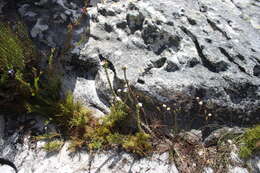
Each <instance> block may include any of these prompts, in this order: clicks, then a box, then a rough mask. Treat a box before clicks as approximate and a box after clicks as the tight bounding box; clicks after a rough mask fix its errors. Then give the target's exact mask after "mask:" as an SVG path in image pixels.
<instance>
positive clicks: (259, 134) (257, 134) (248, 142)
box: [239, 125, 260, 159]
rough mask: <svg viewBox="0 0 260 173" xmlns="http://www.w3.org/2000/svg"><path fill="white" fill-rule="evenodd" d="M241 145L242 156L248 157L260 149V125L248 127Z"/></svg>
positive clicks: (240, 153)
mask: <svg viewBox="0 0 260 173" xmlns="http://www.w3.org/2000/svg"><path fill="white" fill-rule="evenodd" d="M239 142H240V143H241V147H240V152H239V155H240V157H241V158H244V159H246V158H248V157H250V156H251V155H252V154H253V153H254V152H257V151H258V152H259V151H260V125H257V126H255V127H253V128H249V129H247V131H246V132H245V134H244V135H243V136H242V137H241V139H240V141H239Z"/></svg>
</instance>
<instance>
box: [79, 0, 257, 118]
mask: <svg viewBox="0 0 260 173" xmlns="http://www.w3.org/2000/svg"><path fill="white" fill-rule="evenodd" d="M251 4H255V5H251ZM257 4H258V5H259V2H258V1H255V0H249V1H244V2H243V3H239V2H238V1H231V0H228V1H221V0H214V1H208V0H196V1H192V2H191V1H188V0H181V1H178V0H176V1H163V0H157V1H151V0H145V1H136V2H135V1H134V2H131V3H129V2H125V1H122V2H119V3H109V4H104V5H103V4H100V5H98V8H97V9H96V8H93V9H90V10H89V15H90V19H91V21H90V33H91V37H90V38H89V41H88V42H87V44H86V45H85V47H84V49H83V50H82V51H81V55H84V56H85V57H86V59H88V57H91V58H93V57H95V58H97V59H98V56H100V55H102V56H103V57H105V58H106V59H107V60H109V61H110V62H111V63H112V64H113V66H114V69H115V72H116V76H115V78H116V79H118V80H119V81H120V80H121V81H122V80H123V79H124V78H123V71H122V69H121V68H122V66H125V65H126V66H128V70H127V76H128V79H129V80H130V83H131V84H132V86H133V87H134V88H135V90H136V91H138V92H141V93H142V94H144V95H147V96H149V97H151V98H152V99H154V100H155V101H156V102H157V103H158V104H162V103H167V104H168V105H172V104H174V103H178V102H179V101H181V100H183V98H187V99H188V100H190V101H191V102H190V103H189V104H186V105H185V106H184V108H183V109H185V110H193V111H194V112H193V113H194V114H198V112H197V110H196V108H195V105H194V104H193V103H192V100H193V99H194V98H195V97H200V99H201V101H202V102H203V108H204V109H205V110H206V112H207V113H212V115H213V117H214V118H218V119H220V120H221V121H223V122H228V121H229V122H232V121H237V122H243V123H244V122H247V121H250V120H253V121H254V122H256V121H258V122H259V121H260V119H259V112H260V110H259V106H260V88H259V86H260V79H259V67H260V59H259V56H260V31H259V29H258V27H259V25H258V24H257V19H256V18H257V17H256V16H257V15H259V11H260V8H259V6H258V5H257ZM245 16H246V17H245ZM118 86H119V85H118ZM97 90H98V88H97ZM207 113H206V114H207ZM202 114H203V113H202ZM204 114H205V113H204Z"/></svg>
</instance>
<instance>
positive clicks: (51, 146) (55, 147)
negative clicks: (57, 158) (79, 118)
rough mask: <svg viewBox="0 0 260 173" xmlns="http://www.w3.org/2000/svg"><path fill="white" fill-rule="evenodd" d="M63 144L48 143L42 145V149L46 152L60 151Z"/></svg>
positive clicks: (55, 141)
mask: <svg viewBox="0 0 260 173" xmlns="http://www.w3.org/2000/svg"><path fill="white" fill-rule="evenodd" d="M63 144H64V142H62V141H59V140H54V141H50V142H47V143H45V144H44V146H43V149H44V150H45V151H47V152H56V151H59V150H60V149H61V147H62V146H63Z"/></svg>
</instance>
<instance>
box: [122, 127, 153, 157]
mask: <svg viewBox="0 0 260 173" xmlns="http://www.w3.org/2000/svg"><path fill="white" fill-rule="evenodd" d="M150 140H151V136H150V135H149V134H147V133H144V132H138V133H136V134H135V135H131V136H129V137H127V138H126V139H124V141H123V145H122V146H123V148H124V149H126V150H127V151H130V152H133V153H135V154H138V155H140V156H145V155H147V154H148V153H150V152H151V151H152V145H151V141H150Z"/></svg>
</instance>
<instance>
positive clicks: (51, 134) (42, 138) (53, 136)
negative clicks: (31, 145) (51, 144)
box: [35, 133, 61, 141]
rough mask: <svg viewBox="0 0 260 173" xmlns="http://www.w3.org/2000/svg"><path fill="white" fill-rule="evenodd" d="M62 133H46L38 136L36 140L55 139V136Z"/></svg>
mask: <svg viewBox="0 0 260 173" xmlns="http://www.w3.org/2000/svg"><path fill="white" fill-rule="evenodd" d="M60 136H61V135H60V134H59V133H46V134H43V135H40V136H36V137H35V140H37V141H39V140H50V139H53V138H55V137H60Z"/></svg>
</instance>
